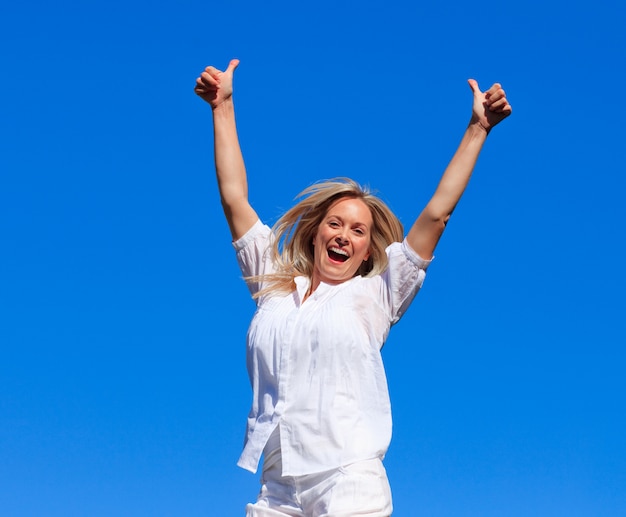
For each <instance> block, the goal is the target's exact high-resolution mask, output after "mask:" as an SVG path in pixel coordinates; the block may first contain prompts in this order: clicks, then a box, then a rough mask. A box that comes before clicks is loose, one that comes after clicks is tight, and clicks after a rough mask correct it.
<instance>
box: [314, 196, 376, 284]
mask: <svg viewBox="0 0 626 517" xmlns="http://www.w3.org/2000/svg"><path fill="white" fill-rule="evenodd" d="M372 226H373V219H372V213H371V212H370V209H369V208H368V206H367V205H366V204H365V203H364V202H363V201H361V200H360V199H354V198H342V199H339V200H338V201H336V202H335V203H333V204H332V205H331V206H330V208H329V209H328V211H327V212H326V215H325V216H324V218H323V219H322V222H321V223H320V225H319V227H318V228H317V233H316V235H315V237H314V238H313V248H314V264H313V279H312V282H311V284H312V285H311V286H312V288H313V289H316V288H317V286H318V285H319V283H320V282H324V283H326V284H340V283H342V282H345V281H346V280H350V279H351V278H352V277H353V276H354V275H356V272H357V271H358V269H359V267H360V266H361V264H362V263H363V261H365V260H367V259H368V258H369V256H370V242H371V231H372Z"/></svg>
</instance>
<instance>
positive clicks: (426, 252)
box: [407, 79, 511, 259]
mask: <svg viewBox="0 0 626 517" xmlns="http://www.w3.org/2000/svg"><path fill="white" fill-rule="evenodd" d="M468 83H469V85H470V88H471V89H472V92H473V93H474V105H473V109H472V118H471V119H470V123H469V125H468V126H467V129H466V131H465V134H464V135H463V139H462V140H461V143H460V144H459V147H458V149H457V150H456V152H455V153H454V156H453V157H452V160H451V161H450V163H449V164H448V167H446V170H445V171H444V173H443V176H442V177H441V180H440V181H439V185H438V186H437V189H436V190H435V193H434V195H433V197H432V198H431V199H430V201H429V202H428V204H427V205H426V207H425V208H424V210H423V211H422V213H421V214H420V215H419V217H418V218H417V220H416V221H415V223H414V224H413V227H412V228H411V230H410V231H409V233H408V235H407V241H408V243H409V245H410V246H411V248H413V249H414V250H415V251H417V253H418V254H419V255H420V256H421V257H422V258H424V259H430V258H431V257H432V255H433V251H434V250H435V247H436V246H437V243H438V242H439V239H440V238H441V235H442V234H443V231H444V230H445V228H446V225H447V224H448V220H449V219H450V216H451V215H452V212H453V211H454V208H455V207H456V205H457V203H458V202H459V200H460V199H461V196H462V195H463V192H464V191H465V187H466V186H467V184H468V182H469V179H470V176H471V175H472V171H473V170H474V165H476V160H477V159H478V155H479V153H480V150H481V149H482V147H483V144H484V143H485V140H486V138H487V135H488V134H489V132H490V131H491V129H492V128H493V127H494V126H495V125H496V124H498V123H499V122H500V121H502V120H503V119H505V118H506V117H508V116H509V115H510V114H511V105H510V104H509V102H508V100H507V98H506V95H505V93H504V90H503V89H502V87H501V86H500V85H499V84H498V83H496V84H494V85H493V86H492V87H491V88H489V89H488V90H487V91H485V92H481V91H480V89H479V88H478V83H477V82H476V81H475V80H474V79H469V80H468Z"/></svg>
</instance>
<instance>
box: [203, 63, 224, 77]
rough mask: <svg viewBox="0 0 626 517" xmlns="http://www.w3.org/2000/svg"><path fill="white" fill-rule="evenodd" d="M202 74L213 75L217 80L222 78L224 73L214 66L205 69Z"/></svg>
mask: <svg viewBox="0 0 626 517" xmlns="http://www.w3.org/2000/svg"><path fill="white" fill-rule="evenodd" d="M202 73H207V74H209V75H211V77H215V78H216V79H217V78H218V77H219V76H220V74H221V73H222V71H221V70H218V69H217V68H215V67H214V66H207V67H206V68H205V69H204V72H202Z"/></svg>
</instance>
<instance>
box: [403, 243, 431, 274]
mask: <svg viewBox="0 0 626 517" xmlns="http://www.w3.org/2000/svg"><path fill="white" fill-rule="evenodd" d="M402 252H403V253H404V254H405V255H406V257H407V258H408V259H409V260H410V261H411V262H412V263H413V264H415V265H416V266H417V267H418V268H419V269H423V270H426V268H428V266H430V263H431V262H432V261H433V260H434V258H435V257H433V258H431V259H430V260H426V259H423V258H422V257H420V256H419V254H418V253H417V251H415V250H414V249H413V248H411V246H409V243H408V242H407V240H406V239H404V240H403V241H402Z"/></svg>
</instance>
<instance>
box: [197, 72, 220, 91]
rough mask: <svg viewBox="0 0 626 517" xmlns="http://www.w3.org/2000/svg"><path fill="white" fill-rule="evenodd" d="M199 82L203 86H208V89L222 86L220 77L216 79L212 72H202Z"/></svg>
mask: <svg viewBox="0 0 626 517" xmlns="http://www.w3.org/2000/svg"><path fill="white" fill-rule="evenodd" d="M197 81H200V82H201V83H202V84H204V85H206V86H207V87H209V86H213V87H215V88H217V87H219V84H220V80H219V76H218V77H215V76H213V75H211V73H210V72H202V73H201V74H200V77H198V79H197Z"/></svg>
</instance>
